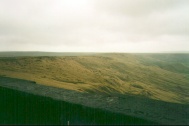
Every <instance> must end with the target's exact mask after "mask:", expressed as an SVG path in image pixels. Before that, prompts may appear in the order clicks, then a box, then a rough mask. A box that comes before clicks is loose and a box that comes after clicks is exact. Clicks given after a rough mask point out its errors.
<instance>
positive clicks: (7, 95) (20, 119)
mask: <svg viewBox="0 0 189 126" xmlns="http://www.w3.org/2000/svg"><path fill="white" fill-rule="evenodd" d="M0 103H1V104H0V124H65V125H67V123H68V121H69V123H70V124H155V123H154V122H151V121H147V120H143V119H139V118H135V117H131V116H126V115H123V114H118V113H112V112H109V111H104V110H101V109H95V108H89V107H84V106H82V105H77V104H72V103H68V102H64V101H58V100H54V99H51V98H48V97H43V96H37V95H33V94H29V93H25V92H21V91H17V90H13V89H8V88H5V87H0Z"/></svg>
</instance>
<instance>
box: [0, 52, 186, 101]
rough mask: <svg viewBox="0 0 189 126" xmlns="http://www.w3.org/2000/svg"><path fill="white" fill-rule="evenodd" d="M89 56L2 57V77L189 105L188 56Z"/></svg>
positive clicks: (116, 54) (0, 71) (112, 54)
mask: <svg viewBox="0 0 189 126" xmlns="http://www.w3.org/2000/svg"><path fill="white" fill-rule="evenodd" d="M86 54H87V53H86ZM86 54H85V55H84V54H82V55H79V54H78V55H72V56H70V55H66V54H65V55H63V56H61V55H57V56H56V54H54V56H34V57H31V56H30V57H28V56H19V57H3V56H2V57H1V58H0V75H5V76H9V77H14V78H20V79H25V80H32V81H35V82H37V83H39V84H42V85H48V86H53V87H59V88H65V89H69V90H76V91H79V92H88V93H102V94H109V95H119V94H122V95H124V94H128V93H129V94H133V95H141V96H144V97H147V98H151V99H156V100H162V101H167V102H175V103H182V104H186V103H187V104H188V103H189V93H188V92H189V54H124V53H97V54H92V53H90V54H87V55H86Z"/></svg>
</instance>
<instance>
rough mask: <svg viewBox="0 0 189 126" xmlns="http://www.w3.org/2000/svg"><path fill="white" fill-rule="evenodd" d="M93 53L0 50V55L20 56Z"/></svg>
mask: <svg viewBox="0 0 189 126" xmlns="http://www.w3.org/2000/svg"><path fill="white" fill-rule="evenodd" d="M92 54H94V53H85V52H83V53H82V52H79V53H77V52H32V51H28V52H22V51H12V52H0V57H22V56H30V57H32V56H83V55H92Z"/></svg>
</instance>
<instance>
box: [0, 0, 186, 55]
mask: <svg viewBox="0 0 189 126" xmlns="http://www.w3.org/2000/svg"><path fill="white" fill-rule="evenodd" d="M0 51H56V52H162V51H163V52H164V51H189V0H0Z"/></svg>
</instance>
